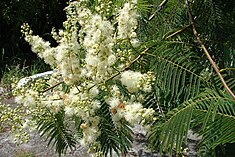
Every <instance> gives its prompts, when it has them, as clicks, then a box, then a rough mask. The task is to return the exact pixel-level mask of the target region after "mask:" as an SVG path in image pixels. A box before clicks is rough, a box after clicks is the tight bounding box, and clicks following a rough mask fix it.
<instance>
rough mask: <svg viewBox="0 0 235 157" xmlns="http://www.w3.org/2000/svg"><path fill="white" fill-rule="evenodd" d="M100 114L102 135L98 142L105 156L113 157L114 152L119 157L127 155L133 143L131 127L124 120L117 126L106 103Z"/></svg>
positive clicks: (103, 104)
mask: <svg viewBox="0 0 235 157" xmlns="http://www.w3.org/2000/svg"><path fill="white" fill-rule="evenodd" d="M98 112H99V115H100V116H101V120H100V124H99V128H100V131H101V133H100V136H99V137H98V141H99V142H100V145H101V151H102V152H103V154H104V155H105V156H107V155H109V156H112V155H113V153H114V152H115V153H116V154H117V155H118V156H121V155H123V154H127V152H128V150H129V149H130V148H131V143H132V141H133V136H132V134H133V132H132V130H131V129H130V125H129V124H128V123H127V122H126V121H124V120H121V122H120V123H117V124H115V123H114V122H113V120H112V118H111V115H110V111H109V106H108V104H106V103H105V102H103V103H102V106H101V108H100V110H99V111H98ZM120 152H121V153H122V154H120Z"/></svg>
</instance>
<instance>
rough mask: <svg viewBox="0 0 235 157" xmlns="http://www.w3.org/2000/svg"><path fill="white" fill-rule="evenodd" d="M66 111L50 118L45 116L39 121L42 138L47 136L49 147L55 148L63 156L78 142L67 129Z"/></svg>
mask: <svg viewBox="0 0 235 157" xmlns="http://www.w3.org/2000/svg"><path fill="white" fill-rule="evenodd" d="M64 118H65V115H64V111H63V110H61V111H59V112H58V113H56V114H54V115H52V114H50V116H48V115H47V114H45V115H44V116H42V117H41V118H40V120H39V121H38V131H39V133H40V134H41V136H43V135H46V137H47V140H48V145H51V144H52V146H54V145H55V148H56V152H57V153H58V154H59V156H61V154H62V153H66V151H67V149H68V148H70V149H73V148H75V145H76V140H75V138H74V136H73V134H72V132H71V131H70V130H69V129H68V128H67V126H66V124H65V122H66V121H65V119H64Z"/></svg>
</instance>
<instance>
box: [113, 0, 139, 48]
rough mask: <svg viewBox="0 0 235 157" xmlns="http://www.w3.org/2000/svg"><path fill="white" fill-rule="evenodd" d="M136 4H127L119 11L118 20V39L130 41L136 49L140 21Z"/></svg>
mask: <svg viewBox="0 0 235 157" xmlns="http://www.w3.org/2000/svg"><path fill="white" fill-rule="evenodd" d="M135 3H136V2H132V3H125V4H124V7H123V8H122V9H121V10H120V11H119V16H118V17H117V20H118V27H117V29H118V38H119V39H130V41H131V44H132V45H133V46H134V47H135V46H137V45H138V39H137V38H136V37H137V35H136V32H135V30H136V29H137V25H138V21H137V16H138V14H137V11H136V9H135Z"/></svg>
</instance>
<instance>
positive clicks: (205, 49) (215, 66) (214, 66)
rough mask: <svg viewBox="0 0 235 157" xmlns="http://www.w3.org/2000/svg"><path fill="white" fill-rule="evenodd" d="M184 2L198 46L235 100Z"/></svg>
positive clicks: (186, 2) (188, 7) (187, 4)
mask: <svg viewBox="0 0 235 157" xmlns="http://www.w3.org/2000/svg"><path fill="white" fill-rule="evenodd" d="M185 4H186V8H187V12H188V16H189V21H190V24H191V25H192V29H193V34H194V36H195V37H196V38H197V41H198V43H199V44H200V46H201V47H202V49H203V51H204V53H205V54H206V56H207V59H208V60H209V62H210V63H211V65H212V67H213V68H214V70H215V71H216V73H217V75H218V76H219V78H220V80H221V82H222V84H223V86H224V87H225V89H226V90H227V92H228V93H229V94H230V95H231V96H232V97H233V99H234V100H235V95H234V93H233V92H232V90H231V89H230V88H229V87H228V85H227V83H226V82H225V80H224V78H223V76H222V75H221V73H220V70H219V67H218V66H217V64H216V63H215V62H214V61H213V59H212V57H211V55H210V53H209V51H208V50H207V48H206V46H205V45H204V43H203V41H202V39H201V38H200V36H199V35H198V32H197V30H196V26H195V22H194V19H193V16H192V12H191V9H190V6H189V1H188V0H186V1H185Z"/></svg>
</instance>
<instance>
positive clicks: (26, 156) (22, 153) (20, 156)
mask: <svg viewBox="0 0 235 157" xmlns="http://www.w3.org/2000/svg"><path fill="white" fill-rule="evenodd" d="M14 157H36V156H35V155H33V153H31V152H29V151H26V150H19V151H16V152H15V155H14Z"/></svg>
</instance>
